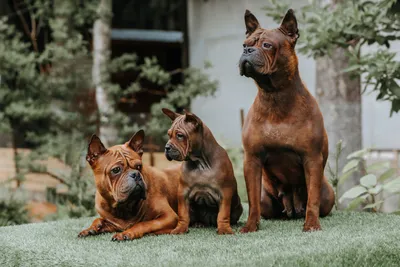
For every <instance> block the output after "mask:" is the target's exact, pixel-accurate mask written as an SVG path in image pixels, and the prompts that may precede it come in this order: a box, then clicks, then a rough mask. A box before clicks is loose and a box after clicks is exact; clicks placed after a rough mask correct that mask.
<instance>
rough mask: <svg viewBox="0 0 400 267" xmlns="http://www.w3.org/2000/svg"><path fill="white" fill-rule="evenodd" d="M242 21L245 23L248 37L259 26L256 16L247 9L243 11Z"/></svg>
mask: <svg viewBox="0 0 400 267" xmlns="http://www.w3.org/2000/svg"><path fill="white" fill-rule="evenodd" d="M244 23H245V25H246V37H249V36H250V35H251V34H252V33H253V32H254V31H255V30H257V29H258V28H260V23H258V20H257V18H256V16H254V15H253V13H251V12H250V10H248V9H246V12H245V13H244Z"/></svg>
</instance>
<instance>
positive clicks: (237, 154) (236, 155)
mask: <svg viewBox="0 0 400 267" xmlns="http://www.w3.org/2000/svg"><path fill="white" fill-rule="evenodd" d="M218 143H219V144H220V145H221V146H222V147H223V148H224V149H225V150H226V152H227V153H228V156H229V159H230V160H231V162H232V165H233V172H234V173H235V178H236V182H237V187H238V193H239V196H240V200H241V201H242V202H247V201H248V199H247V191H246V182H245V180H244V174H243V173H244V172H243V148H242V147H240V148H238V147H231V146H227V145H226V144H224V142H221V141H219V142H218Z"/></svg>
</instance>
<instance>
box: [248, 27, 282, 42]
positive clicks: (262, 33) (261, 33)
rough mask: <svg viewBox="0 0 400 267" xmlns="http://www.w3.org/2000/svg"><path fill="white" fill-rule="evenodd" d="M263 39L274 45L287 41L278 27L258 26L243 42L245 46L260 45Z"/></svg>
mask: <svg viewBox="0 0 400 267" xmlns="http://www.w3.org/2000/svg"><path fill="white" fill-rule="evenodd" d="M264 41H267V42H269V43H272V44H275V45H279V44H283V43H285V42H287V40H286V38H285V36H284V34H283V33H282V32H281V31H280V30H279V29H272V30H270V29H263V28H258V29H257V30H255V31H254V32H253V33H252V34H250V35H249V36H248V37H247V38H246V40H245V41H244V44H245V45H247V46H257V45H262V43H263V42H264Z"/></svg>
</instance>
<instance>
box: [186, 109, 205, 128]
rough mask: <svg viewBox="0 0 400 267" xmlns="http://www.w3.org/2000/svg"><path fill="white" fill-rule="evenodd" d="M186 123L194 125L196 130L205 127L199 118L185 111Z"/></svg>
mask: <svg viewBox="0 0 400 267" xmlns="http://www.w3.org/2000/svg"><path fill="white" fill-rule="evenodd" d="M185 122H187V123H191V124H193V125H194V127H195V128H197V127H200V126H202V125H203V122H202V121H201V120H200V118H199V117H197V116H196V115H194V114H193V113H190V112H187V111H186V110H185Z"/></svg>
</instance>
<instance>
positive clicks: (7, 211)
mask: <svg viewBox="0 0 400 267" xmlns="http://www.w3.org/2000/svg"><path fill="white" fill-rule="evenodd" d="M21 193H22V192H12V191H11V190H8V189H5V188H2V189H1V191H0V196H1V197H0V226H8V225H16V224H24V223H28V222H29V220H28V211H27V210H26V208H25V205H26V201H25V199H24V198H23V197H22V196H21Z"/></svg>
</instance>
